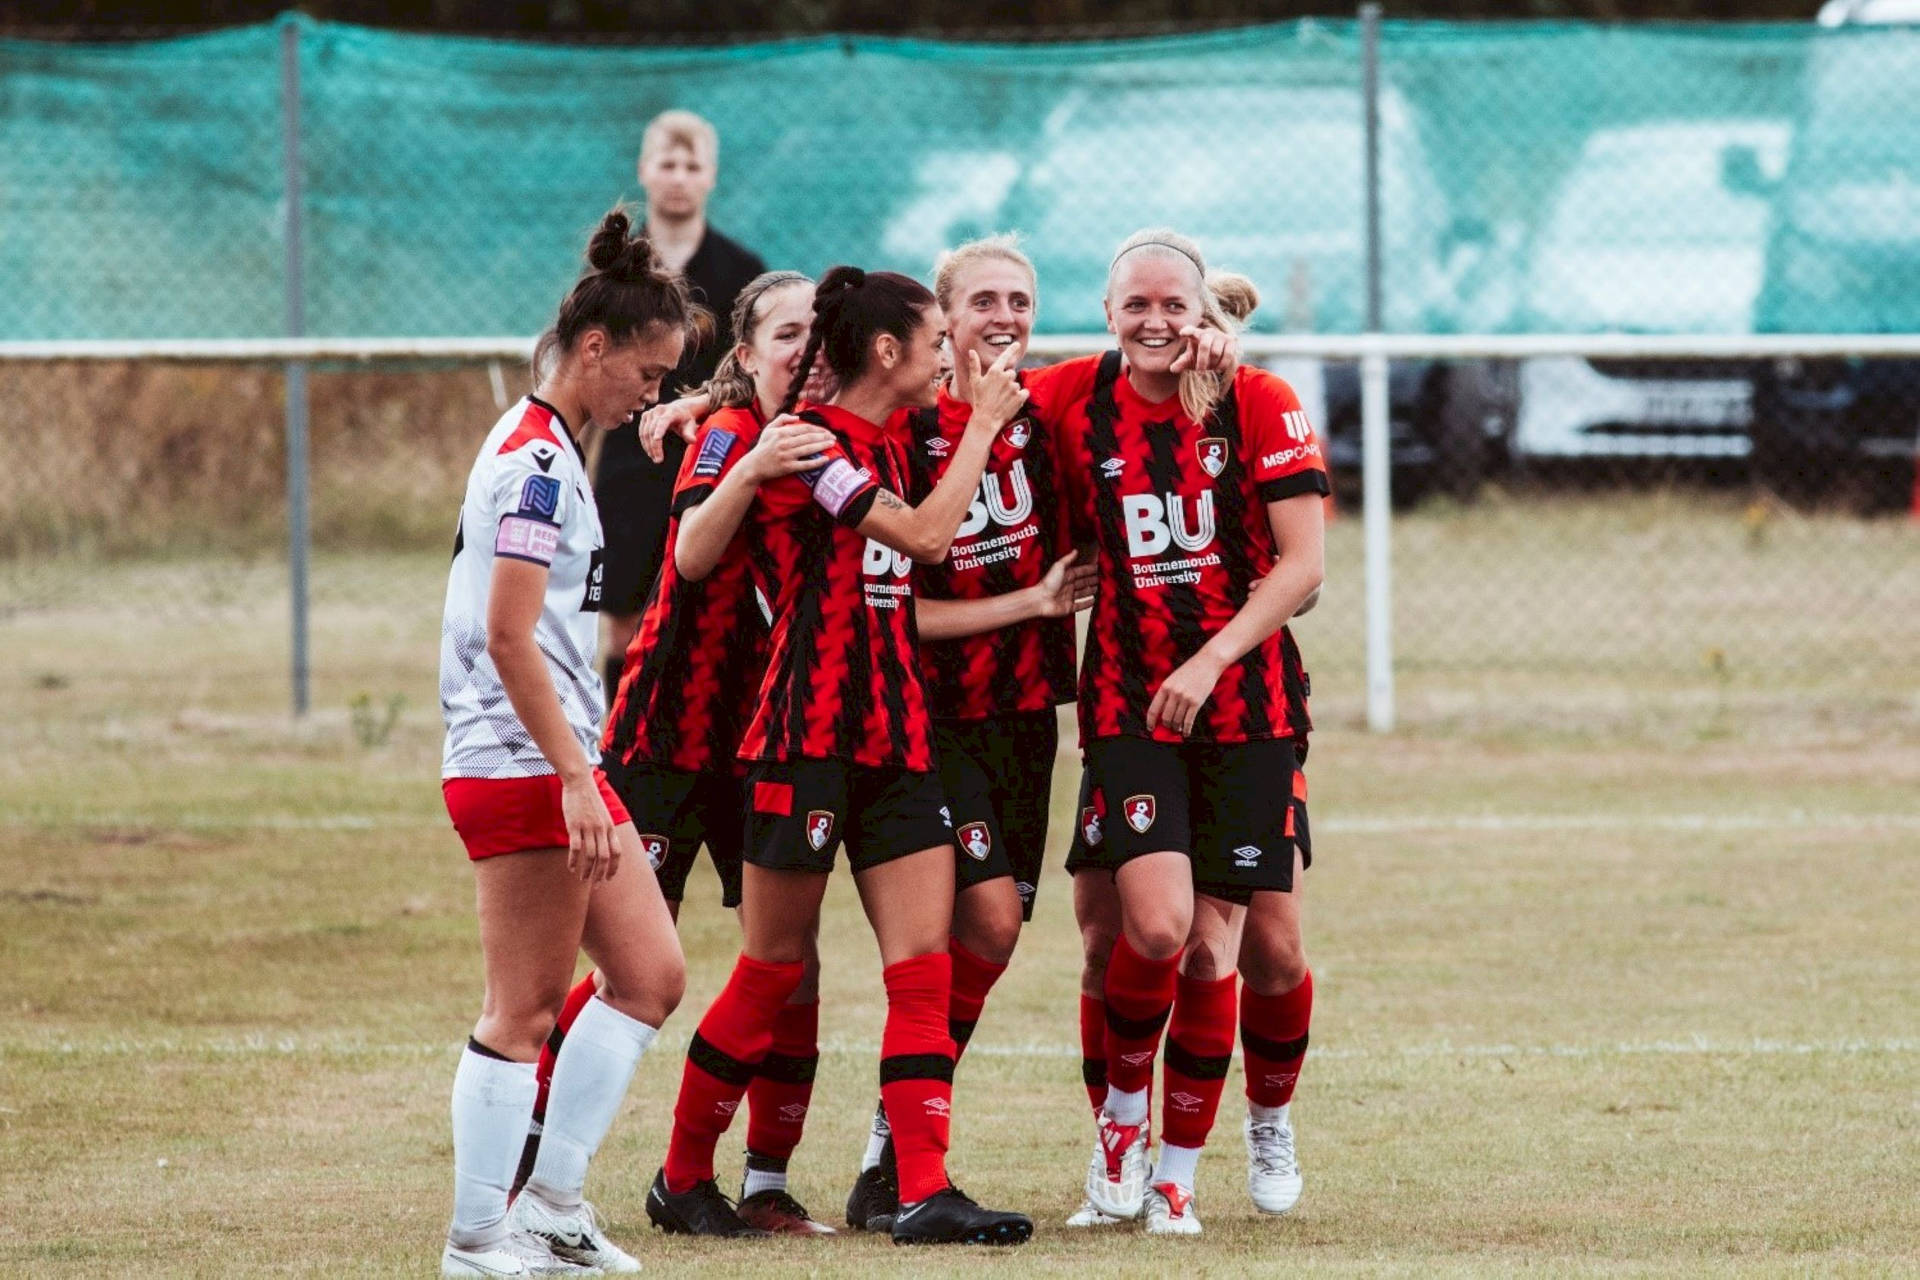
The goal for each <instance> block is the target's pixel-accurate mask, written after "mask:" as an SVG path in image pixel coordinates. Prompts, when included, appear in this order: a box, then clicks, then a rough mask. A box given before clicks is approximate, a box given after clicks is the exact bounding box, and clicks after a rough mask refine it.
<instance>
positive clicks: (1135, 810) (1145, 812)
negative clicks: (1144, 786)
mask: <svg viewBox="0 0 1920 1280" xmlns="http://www.w3.org/2000/svg"><path fill="white" fill-rule="evenodd" d="M1126 815H1127V825H1128V826H1130V827H1132V828H1133V829H1134V830H1135V831H1137V832H1139V833H1140V834H1141V835H1145V834H1147V828H1149V827H1151V826H1152V825H1153V815H1154V805H1153V797H1152V796H1128V797H1127V803H1126Z"/></svg>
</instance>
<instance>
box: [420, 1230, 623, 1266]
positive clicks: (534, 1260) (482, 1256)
mask: <svg viewBox="0 0 1920 1280" xmlns="http://www.w3.org/2000/svg"><path fill="white" fill-rule="evenodd" d="M440 1274H441V1275H443V1276H597V1275H599V1274H600V1273H599V1272H598V1271H596V1270H595V1269H594V1268H592V1267H583V1266H581V1265H580V1264H579V1263H577V1262H568V1261H567V1260H566V1259H565V1258H561V1257H558V1256H556V1255H555V1254H554V1252H553V1250H551V1249H549V1248H547V1242H546V1241H544V1240H542V1239H540V1238H539V1237H538V1236H530V1235H528V1234H527V1233H526V1232H524V1231H512V1232H509V1233H508V1234H507V1238H506V1239H505V1240H502V1241H501V1242H500V1243H499V1244H496V1245H492V1246H490V1247H489V1248H485V1249H459V1248H455V1247H454V1245H453V1244H452V1243H451V1242H449V1243H448V1245H447V1247H446V1248H445V1249H442V1250H441V1251H440Z"/></svg>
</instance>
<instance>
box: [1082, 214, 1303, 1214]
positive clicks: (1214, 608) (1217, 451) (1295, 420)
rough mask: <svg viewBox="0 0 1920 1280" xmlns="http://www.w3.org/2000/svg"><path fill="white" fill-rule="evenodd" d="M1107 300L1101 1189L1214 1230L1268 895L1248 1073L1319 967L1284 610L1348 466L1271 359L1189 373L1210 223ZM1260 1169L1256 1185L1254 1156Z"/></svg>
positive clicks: (1299, 680) (1091, 698)
mask: <svg viewBox="0 0 1920 1280" xmlns="http://www.w3.org/2000/svg"><path fill="white" fill-rule="evenodd" d="M1106 305H1107V314H1108V322H1109V326H1110V327H1111V328H1112V330H1113V331H1114V333H1115V335H1116V337H1117V338H1118V339H1119V344H1118V345H1119V350H1117V351H1114V352H1110V353H1108V354H1107V355H1106V356H1104V357H1102V358H1101V360H1100V361H1099V364H1098V366H1097V369H1096V370H1095V373H1094V376H1093V379H1092V382H1091V385H1090V386H1089V387H1088V388H1087V390H1086V394H1085V397H1084V399H1083V400H1081V401H1080V402H1079V407H1078V408H1077V409H1076V410H1074V411H1072V412H1069V413H1067V414H1066V415H1064V418H1063V422H1062V425H1061V436H1062V447H1063V449H1065V450H1066V456H1067V466H1066V474H1067V476H1068V477H1069V481H1070V490H1071V493H1072V496H1073V502H1074V513H1075V515H1076V517H1078V518H1080V519H1082V520H1083V521H1085V523H1086V525H1087V527H1088V529H1089V531H1090V532H1091V534H1092V536H1093V538H1094V540H1095V542H1096V544H1097V546H1098V549H1099V568H1100V589H1099V594H1098V599H1097V601H1096V604H1095V606H1094V614H1093V618H1092V623H1091V626H1090V628H1089V634H1088V643H1087V652H1086V655H1085V657H1084V659H1083V662H1082V668H1081V679H1080V724H1081V736H1082V741H1083V744H1084V746H1085V749H1086V769H1087V791H1088V799H1087V803H1086V805H1085V807H1084V808H1083V811H1082V814H1081V835H1082V840H1081V848H1080V850H1079V851H1077V852H1078V854H1079V856H1078V857H1077V858H1076V859H1075V866H1074V869H1075V870H1077V871H1079V872H1081V873H1082V874H1080V875H1079V877H1078V879H1077V880H1076V890H1078V887H1079V883H1080V882H1081V881H1086V880H1088V879H1089V876H1088V875H1087V874H1085V873H1087V872H1090V871H1098V872H1106V873H1110V874H1111V875H1112V877H1113V883H1114V885H1115V887H1116V888H1117V889H1118V892H1119V925H1120V928H1119V938H1118V940H1117V941H1116V942H1115V944H1114V946H1113V951H1112V956H1111V959H1110V961H1109V962H1108V964H1107V967H1106V974H1105V982H1104V990H1103V995H1104V1004H1105V1011H1104V1014H1105V1023H1106V1034H1105V1051H1104V1054H1103V1058H1104V1061H1105V1069H1106V1077H1107V1079H1106V1090H1105V1095H1104V1099H1103V1102H1102V1105H1101V1112H1100V1118H1099V1125H1100V1136H1099V1142H1098V1144H1097V1146H1096V1148H1095V1152H1094V1157H1093V1160H1092V1161H1091V1163H1090V1166H1089V1169H1088V1174H1087V1184H1086V1189H1087V1197H1088V1200H1089V1202H1090V1203H1091V1205H1092V1206H1093V1207H1094V1208H1095V1209H1096V1210H1098V1211H1100V1212H1101V1213H1104V1214H1107V1215H1111V1216H1113V1217H1117V1218H1130V1217H1135V1216H1139V1215H1140V1214H1141V1213H1142V1212H1143V1211H1144V1212H1145V1214H1146V1216H1147V1220H1148V1229H1149V1230H1150V1231H1152V1232H1155V1233H1165V1234H1196V1233H1197V1232H1198V1231H1199V1220H1198V1218H1197V1216H1196V1215H1195V1214H1194V1211H1193V1185H1194V1172H1195V1165H1196V1163H1197V1160H1198V1155H1199V1148H1200V1145H1201V1143H1202V1142H1204V1139H1205V1136H1206V1133H1207V1130H1208V1129H1209V1128H1210V1127H1211V1124H1212V1119H1213V1114H1214V1111H1215V1109H1216V1108H1217V1107H1218V1103H1219V1097H1220V1092H1221V1088H1222V1082H1223V1081H1224V1078H1225V1075H1226V1067H1227V1064H1228V1062H1229V1061H1230V1059H1231V1056H1232V1038H1231V1037H1232V1007H1233V1006H1232V1002H1233V969H1234V966H1235V963H1236V962H1237V961H1238V960H1239V959H1240V958H1241V957H1240V954H1239V953H1240V943H1241V925H1242V924H1243V922H1244V917H1245V915H1246V912H1247V907H1248V904H1249V903H1255V904H1257V905H1256V906H1255V907H1254V913H1255V914H1256V915H1257V916H1258V917H1259V918H1260V919H1261V920H1262V921H1263V922H1264V923H1263V924H1262V926H1261V935H1260V936H1261V938H1262V940H1263V941H1262V943H1261V944H1259V945H1258V946H1256V947H1255V948H1254V951H1255V952H1257V953H1258V959H1259V961H1260V962H1261V963H1260V965H1258V966H1255V967H1258V970H1259V976H1258V979H1257V980H1256V979H1255V978H1254V977H1253V974H1252V973H1250V974H1249V978H1250V981H1249V986H1250V995H1249V1000H1248V1002H1247V1003H1246V1004H1244V1005H1243V1008H1242V1023H1243V1026H1244V1027H1245V1028H1246V1029H1247V1030H1248V1031H1250V1032H1251V1033H1252V1034H1251V1035H1250V1036H1249V1038H1248V1041H1247V1043H1248V1046H1249V1054H1250V1061H1251V1062H1253V1064H1254V1065H1253V1066H1252V1067H1251V1068H1250V1070H1252V1071H1255V1072H1257V1073H1259V1074H1260V1075H1262V1076H1265V1075H1267V1074H1275V1075H1279V1074H1284V1071H1283V1070H1280V1069H1276V1070H1274V1071H1272V1072H1269V1071H1267V1070H1266V1066H1267V1061H1266V1059H1267V1057H1268V1056H1270V1052H1269V1051H1271V1050H1284V1049H1286V1048H1288V1047H1289V1046H1287V1045H1284V1044H1282V1043H1279V1041H1280V1039H1281V1037H1278V1036H1273V1035H1271V1034H1269V1031H1268V1030H1266V1029H1265V1028H1268V1027H1269V1018H1270V1015H1271V1014H1272V1013H1273V1012H1274V1009H1275V1006H1276V1005H1279V1006H1287V1007H1288V1008H1289V1009H1290V1008H1292V1005H1291V1003H1290V1002H1289V1001H1288V1000H1287V999H1286V997H1287V995H1288V993H1289V992H1290V991H1291V987H1290V986H1289V985H1288V980H1289V979H1290V978H1291V979H1292V980H1293V982H1294V983H1295V984H1297V983H1299V982H1302V981H1304V979H1303V978H1301V977H1300V976H1298V973H1297V972H1290V971H1289V970H1290V966H1294V965H1298V966H1300V971H1301V972H1303V969H1304V962H1302V961H1300V960H1299V955H1300V948H1299V915H1298V901H1299V899H1298V889H1299V883H1298V876H1299V872H1300V871H1301V870H1303V869H1304V866H1305V862H1306V858H1307V857H1308V856H1309V854H1308V845H1307V840H1306V826H1305V801H1304V797H1305V788H1304V786H1303V785H1302V784H1301V782H1300V774H1299V765H1300V761H1301V759H1302V758H1303V749H1304V746H1305V742H1306V735H1307V731H1308V729H1309V727H1310V722H1309V719H1308V715H1307V706H1306V675H1305V671H1304V669H1303V668H1302V666H1301V662H1300V656H1299V650H1298V648H1297V647H1296V646H1295V644H1294V642H1293V638H1292V636H1291V634H1290V633H1288V631H1287V630H1286V622H1287V620H1288V619H1289V618H1291V617H1292V616H1294V615H1295V614H1296V613H1298V612H1299V611H1300V610H1301V608H1302V607H1303V606H1305V605H1306V604H1307V603H1308V602H1309V601H1310V600H1311V599H1312V598H1313V596H1314V593H1315V592H1316V591H1317V590H1318V588H1319V585H1320V581H1321V576H1322V572H1323V567H1322V542H1323V528H1322V518H1323V517H1322V507H1321V498H1322V496H1323V495H1324V494H1325V493H1326V492H1327V489H1328V486H1327V479H1326V473H1325V470H1324V466H1323V463H1322V461H1321V457H1320V449H1319V445H1318V442H1317V441H1316V439H1315V437H1314V435H1313V432H1312V429H1311V428H1310V427H1309V425H1308V424H1307V422H1306V419H1305V416H1304V415H1303V414H1302V413H1301V411H1300V408H1299V402H1298V400H1297V399H1296V398H1295V397H1294V395H1293V392H1292V390H1291V388H1289V387H1288V386H1287V384H1286V383H1285V382H1284V381H1282V380H1281V379H1279V378H1277V377H1274V376H1273V375H1271V374H1269V373H1266V372H1265V371H1263V370H1258V369H1251V368H1241V369H1238V370H1237V371H1236V372H1235V373H1234V374H1233V375H1232V376H1231V377H1222V376H1219V375H1212V374H1206V373H1194V372H1189V373H1186V374H1184V375H1182V374H1180V373H1177V372H1175V371H1174V370H1173V368H1172V354H1171V353H1172V352H1173V350H1174V349H1175V345H1174V342H1173V335H1174V333H1175V332H1176V331H1177V330H1178V329H1179V328H1180V327H1181V326H1183V325H1187V324H1191V323H1194V322H1195V319H1196V318H1198V317H1202V316H1204V317H1205V318H1206V320H1207V322H1208V323H1211V324H1216V325H1221V326H1224V325H1225V323H1226V320H1225V317H1224V316H1223V315H1221V314H1220V312H1219V310H1218V307H1217V304H1216V303H1215V301H1214V299H1213V297H1212V295H1211V294H1210V293H1209V291H1208V288H1207V285H1206V268H1205V264H1204V262H1203V260H1202V259H1201V256H1200V252H1199V249H1198V248H1197V246H1195V245H1194V244H1193V242H1192V241H1190V240H1188V239H1186V238H1185V237H1183V236H1179V235H1177V234H1174V233H1172V232H1165V231H1151V232H1141V233H1139V234H1137V235H1135V236H1133V237H1131V238H1130V239H1129V240H1127V242H1126V243H1125V244H1123V245H1122V246H1121V248H1120V251H1119V252H1118V253H1117V254H1116V255H1115V257H1114V260H1113V265H1112V269H1111V271H1110V274H1109V280H1108V291H1107V301H1106ZM1276 780H1284V781H1282V782H1279V783H1277V782H1276ZM1078 896H1079V894H1078V892H1076V897H1078ZM1249 954H1253V953H1249ZM1183 960H1184V969H1185V975H1186V978H1187V982H1186V983H1185V984H1182V983H1181V974H1182V969H1183ZM1176 988H1180V993H1181V996H1182V1005H1184V1007H1185V1009H1186V1013H1185V1015H1184V1016H1183V1014H1182V1013H1181V1011H1180V1006H1177V1005H1176V1003H1175V999H1174V997H1175V992H1176ZM1276 988H1278V989H1277V990H1276ZM1269 995H1271V996H1272V997H1279V999H1277V1000H1273V1001H1271V1002H1270V1003H1268V1000H1269ZM1250 1012H1251V1014H1252V1017H1251V1019H1250V1018H1249V1013H1250ZM1170 1014H1171V1015H1172V1016H1173V1017H1174V1025H1173V1027H1172V1028H1171V1031H1170V1034H1169V1037H1168V1038H1169V1049H1168V1070H1167V1082H1166V1083H1167V1100H1166V1104H1165V1108H1166V1109H1165V1115H1166V1126H1167V1135H1166V1136H1167V1141H1166V1142H1165V1143H1163V1145H1162V1148H1161V1152H1160V1159H1159V1162H1158V1164H1157V1165H1156V1166H1155V1167H1154V1168H1153V1170H1152V1172H1151V1175H1149V1172H1148V1169H1147V1147H1148V1144H1149V1141H1150V1137H1149V1126H1148V1108H1147V1091H1148V1089H1149V1087H1150V1085H1151V1083H1152V1078H1153V1062H1154V1058H1155V1056H1156V1055H1157V1052H1158V1047H1159V1041H1160V1037H1161V1033H1162V1031H1163V1030H1164V1029H1166V1028H1167V1023H1168V1018H1169V1015H1170ZM1282 1016H1285V1014H1284V1012H1283V1013H1282ZM1256 1022H1257V1023H1259V1027H1257V1028H1256V1026H1255V1023H1256ZM1256 1049H1259V1050H1261V1051H1262V1052H1261V1053H1260V1054H1256V1053H1255V1050H1256ZM1090 1088H1091V1082H1090ZM1256 1101H1257V1100H1256ZM1267 1116H1268V1118H1269V1119H1271V1117H1272V1113H1271V1112H1269V1113H1267ZM1257 1127H1258V1126H1256V1128H1257ZM1255 1174H1256V1185H1255V1192H1256V1201H1258V1199H1259V1195H1260V1191H1261V1188H1260V1186H1259V1184H1258V1181H1257V1179H1258V1176H1259V1175H1260V1166H1259V1162H1258V1158H1256V1169H1255Z"/></svg>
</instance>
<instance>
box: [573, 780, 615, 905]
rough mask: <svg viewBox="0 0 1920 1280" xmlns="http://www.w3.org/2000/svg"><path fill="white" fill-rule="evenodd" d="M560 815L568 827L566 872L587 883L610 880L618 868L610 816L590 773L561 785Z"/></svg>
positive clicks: (598, 785)
mask: <svg viewBox="0 0 1920 1280" xmlns="http://www.w3.org/2000/svg"><path fill="white" fill-rule="evenodd" d="M560 814H561V817H562V818H564V819H565V821H566V824H567V870H569V871H571V872H573V874H575V875H577V876H579V877H580V878H581V879H582V880H585V881H586V882H587V883H588V884H597V883H599V882H600V881H602V880H610V879H612V878H613V873H614V871H615V870H617V869H618V867H619V853H618V852H617V851H616V850H615V849H614V845H613V815H612V814H610V813H608V812H607V802H606V801H605V800H604V799H602V798H601V796H600V784H599V783H598V782H597V781H595V780H594V776H593V774H592V773H591V772H589V773H587V774H586V776H585V777H584V778H582V779H579V780H576V781H573V782H565V783H562V784H561V787H560Z"/></svg>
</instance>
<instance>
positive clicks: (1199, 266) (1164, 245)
mask: <svg viewBox="0 0 1920 1280" xmlns="http://www.w3.org/2000/svg"><path fill="white" fill-rule="evenodd" d="M1135 249H1171V250H1173V251H1174V252H1175V253H1177V254H1179V255H1180V256H1181V257H1183V258H1185V259H1186V260H1187V261H1188V262H1191V263H1192V264H1193V269H1194V270H1195V271H1198V272H1199V273H1200V278H1201V279H1203V280H1204V279H1205V278H1206V275H1207V268H1206V266H1205V265H1204V264H1203V263H1202V262H1201V261H1200V259H1198V258H1196V257H1194V256H1193V251H1192V250H1191V249H1183V248H1181V247H1180V246H1179V245H1177V244H1169V243H1168V242H1167V241H1165V240H1142V241H1141V242H1140V243H1139V244H1130V245H1128V246H1127V247H1126V248H1124V249H1122V250H1120V252H1118V253H1116V254H1114V255H1113V261H1112V262H1109V263H1108V264H1107V274H1108V275H1112V274H1113V269H1114V268H1115V267H1117V266H1119V265H1120V259H1122V258H1124V257H1126V256H1127V255H1128V254H1130V253H1132V252H1133V251H1134V250H1135Z"/></svg>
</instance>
